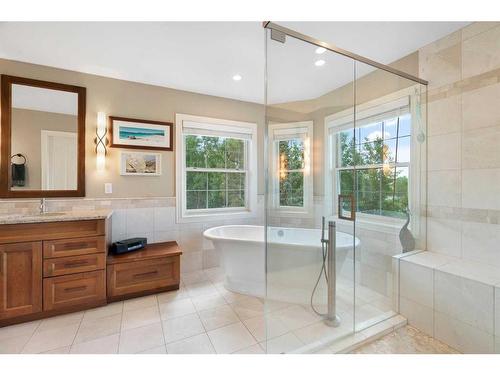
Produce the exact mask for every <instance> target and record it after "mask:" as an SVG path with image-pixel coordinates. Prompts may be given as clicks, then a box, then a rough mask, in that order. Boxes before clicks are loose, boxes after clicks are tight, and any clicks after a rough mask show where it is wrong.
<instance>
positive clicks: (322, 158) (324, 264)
mask: <svg viewBox="0 0 500 375" xmlns="http://www.w3.org/2000/svg"><path fill="white" fill-rule="evenodd" d="M266 33H267V34H266V39H267V40H266V49H267V50H266V54H267V60H266V63H267V107H266V146H267V150H266V157H267V161H266V168H267V174H266V230H265V233H266V303H265V307H266V309H265V315H264V319H263V320H264V323H265V334H263V335H262V345H263V347H264V348H265V350H266V352H268V353H284V352H285V353H290V352H313V351H315V350H318V349H320V348H321V347H323V346H325V345H328V344H331V343H332V342H334V341H335V340H337V339H339V338H341V337H345V336H346V335H349V334H352V333H353V331H354V266H355V262H354V259H355V256H354V251H355V250H354V249H355V245H358V241H357V239H356V238H355V236H354V234H355V228H354V217H353V216H352V215H353V209H354V199H353V198H354V187H355V175H354V173H353V171H352V170H351V169H349V167H350V166H352V165H353V163H354V160H353V158H354V156H355V155H356V153H355V146H356V144H355V142H354V138H353V137H354V133H355V132H354V103H355V101H354V71H355V65H354V61H353V60H352V59H350V58H347V57H345V56H342V55H339V54H336V53H333V52H331V51H328V50H325V49H321V48H318V47H317V46H315V45H312V44H309V43H306V42H304V41H302V40H299V39H295V38H293V37H290V36H286V40H285V42H284V43H282V42H280V41H276V40H274V39H272V38H271V31H270V30H266ZM338 212H340V213H341V216H342V217H344V219H339V218H338V217H337V214H338ZM323 218H324V219H323ZM330 221H331V222H332V223H335V228H333V227H332V228H331V230H330V233H334V231H335V232H336V235H335V236H333V235H332V236H331V237H330V238H331V239H333V238H335V240H336V244H335V246H333V245H330V246H329V243H331V242H332V241H328V238H329V236H328V232H329V225H328V224H329V222H330ZM323 223H324V230H323V231H322V224H323ZM322 239H323V240H322ZM329 250H330V253H329ZM334 250H335V252H334ZM329 254H330V256H329ZM254 320H258V318H255V319H254ZM261 321H262V319H261ZM253 323H256V322H250V324H253Z"/></svg>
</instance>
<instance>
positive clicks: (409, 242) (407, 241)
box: [399, 209, 415, 253]
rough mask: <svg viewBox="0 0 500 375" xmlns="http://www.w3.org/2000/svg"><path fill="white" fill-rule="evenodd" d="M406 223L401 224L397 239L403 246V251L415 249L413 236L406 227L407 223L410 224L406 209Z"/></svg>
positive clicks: (409, 216)
mask: <svg viewBox="0 0 500 375" xmlns="http://www.w3.org/2000/svg"><path fill="white" fill-rule="evenodd" d="M405 212H406V223H405V224H404V225H403V227H402V228H401V230H400V231H399V241H400V242H401V246H402V247H403V253H407V252H409V251H413V250H415V238H414V237H413V235H412V234H411V232H410V230H409V229H408V224H410V218H411V215H410V210H409V209H406V211H405Z"/></svg>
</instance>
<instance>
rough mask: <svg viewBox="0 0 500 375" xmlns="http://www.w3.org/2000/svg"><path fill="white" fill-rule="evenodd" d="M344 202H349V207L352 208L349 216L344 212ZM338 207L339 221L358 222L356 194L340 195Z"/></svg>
mask: <svg viewBox="0 0 500 375" xmlns="http://www.w3.org/2000/svg"><path fill="white" fill-rule="evenodd" d="M344 202H349V206H350V208H351V210H350V214H349V216H346V215H344V210H343V209H342V206H343V204H344ZM337 206H338V211H339V212H338V216H339V219H344V220H350V221H355V220H356V204H355V201H354V194H339V196H338V204H337Z"/></svg>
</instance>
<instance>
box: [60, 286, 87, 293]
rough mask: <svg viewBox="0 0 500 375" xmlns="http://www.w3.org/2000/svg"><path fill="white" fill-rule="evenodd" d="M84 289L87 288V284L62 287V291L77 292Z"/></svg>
mask: <svg viewBox="0 0 500 375" xmlns="http://www.w3.org/2000/svg"><path fill="white" fill-rule="evenodd" d="M85 289H87V286H85V285H82V286H75V287H73V288H64V291H65V292H77V291H80V290H85Z"/></svg>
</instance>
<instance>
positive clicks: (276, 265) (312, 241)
mask: <svg viewBox="0 0 500 375" xmlns="http://www.w3.org/2000/svg"><path fill="white" fill-rule="evenodd" d="M326 232H327V231H326V230H325V236H327V233H326ZM267 233H268V238H267V243H268V248H267V259H266V252H265V242H264V227H263V226H258V225H225V226H220V227H214V228H210V229H207V230H206V231H205V232H204V233H203V235H204V237H205V238H206V239H208V240H211V241H212V243H213V244H214V247H215V248H216V250H218V251H219V253H220V256H221V266H222V267H223V269H224V273H225V279H224V280H225V281H224V285H225V287H226V288H227V289H229V290H231V291H234V292H238V293H243V294H250V295H255V296H264V295H266V276H267V291H268V296H269V290H270V283H272V285H273V286H275V287H276V288H278V286H280V287H282V288H286V289H288V290H289V291H290V290H292V289H294V288H295V289H297V290H303V291H306V292H307V293H308V292H310V291H311V290H312V288H313V287H314V283H315V282H316V279H317V277H318V273H319V271H320V269H321V265H322V250H321V230H320V229H303V228H279V227H269V228H268V232H267ZM336 240H337V257H336V260H337V270H340V269H341V267H342V265H343V263H344V261H345V259H346V257H347V254H348V253H349V252H350V251H351V250H352V249H353V248H354V247H355V246H358V245H359V239H358V238H356V239H354V238H353V236H352V235H350V234H348V233H343V232H338V231H337V236H336ZM266 267H267V272H266Z"/></svg>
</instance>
